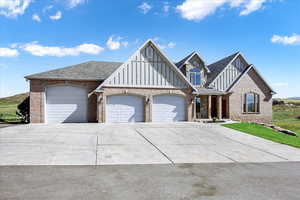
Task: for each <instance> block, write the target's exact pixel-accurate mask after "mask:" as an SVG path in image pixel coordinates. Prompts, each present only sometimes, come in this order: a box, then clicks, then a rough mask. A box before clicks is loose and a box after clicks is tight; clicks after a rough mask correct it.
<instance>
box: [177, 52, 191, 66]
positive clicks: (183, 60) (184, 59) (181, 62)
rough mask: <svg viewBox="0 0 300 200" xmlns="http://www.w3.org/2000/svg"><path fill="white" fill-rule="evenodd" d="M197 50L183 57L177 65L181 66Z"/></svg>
mask: <svg viewBox="0 0 300 200" xmlns="http://www.w3.org/2000/svg"><path fill="white" fill-rule="evenodd" d="M194 53H195V52H192V53H191V54H189V55H188V56H186V57H185V58H183V59H182V60H181V61H179V62H177V63H176V64H175V65H176V67H178V68H180V67H181V65H183V64H184V63H185V62H186V61H187V60H188V59H189V58H190V57H191V56H192V55H193V54H194Z"/></svg>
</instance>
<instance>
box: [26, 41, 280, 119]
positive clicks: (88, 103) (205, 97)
mask: <svg viewBox="0 0 300 200" xmlns="http://www.w3.org/2000/svg"><path fill="white" fill-rule="evenodd" d="M25 78H26V79H27V80H29V81H30V118H31V122H32V123H62V122H176V121H195V120H205V119H211V118H213V117H217V118H224V119H233V120H241V121H261V122H267V123H270V122H271V120H272V95H273V94H274V91H273V90H272V88H271V87H270V86H269V85H268V84H267V82H266V81H265V80H264V79H263V78H262V76H261V75H260V74H259V73H258V71H257V70H256V68H255V67H254V66H253V65H251V64H249V63H248V62H247V61H246V59H245V58H244V56H243V55H242V54H241V53H235V54H233V55H231V56H228V57H226V58H224V59H222V60H219V61H217V62H215V63H213V64H210V65H206V63H205V62H204V60H203V59H202V58H201V57H200V56H199V54H198V53H196V52H193V53H191V54H190V55H188V56H187V57H185V58H184V59H182V60H181V61H179V62H177V63H174V62H172V61H171V60H170V59H169V58H168V57H167V56H166V55H165V54H164V53H163V52H162V51H161V49H160V48H159V47H158V45H156V44H155V43H154V42H153V41H152V40H148V41H147V42H146V43H145V44H144V45H142V46H141V47H140V48H139V49H138V50H137V51H136V52H135V53H134V54H133V55H132V56H131V57H130V58H129V59H128V60H127V61H126V62H124V63H118V62H94V61H92V62H86V63H82V64H78V65H74V66H70V67H65V68H60V69H56V70H52V71H48V72H43V73H38V74H33V75H30V76H26V77H25Z"/></svg>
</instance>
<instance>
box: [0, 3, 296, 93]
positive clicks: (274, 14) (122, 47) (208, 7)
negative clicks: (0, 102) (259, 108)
mask: <svg viewBox="0 0 300 200" xmlns="http://www.w3.org/2000/svg"><path fill="white" fill-rule="evenodd" d="M299 10H300V3H299V2H298V1H295V0H172V1H159V0H152V1H139V0H118V1H104V0H86V1H85V0H0V97H3V96H10V95H13V94H17V93H20V92H26V91H28V90H29V89H28V82H26V81H25V80H24V78H23V77H24V76H25V75H29V74H33V73H37V72H43V71H47V70H51V69H55V68H59V67H64V66H68V65H72V64H78V63H81V62H85V61H89V60H97V61H125V60H126V59H127V58H128V57H129V56H130V55H131V54H132V53H133V52H134V51H135V50H136V49H137V48H138V47H139V46H140V45H142V44H143V43H144V42H145V41H146V40H147V39H149V38H152V39H154V40H155V41H156V42H157V43H158V44H159V45H160V46H161V47H162V48H163V51H164V52H165V53H166V54H167V55H168V56H169V58H171V59H172V60H174V61H178V60H180V59H181V58H183V57H184V56H186V55H187V54H189V53H191V52H192V51H197V52H199V54H200V55H201V56H202V57H203V58H204V59H205V61H206V62H207V63H208V64H210V63H212V62H214V61H217V60H218V59H221V58H223V57H225V56H228V55H230V54H232V53H235V52H237V51H241V52H242V53H243V54H244V55H245V57H246V58H247V59H248V61H249V62H250V63H252V64H254V65H255V66H256V68H257V69H258V70H259V72H260V73H261V74H262V75H263V76H264V77H265V79H266V80H267V81H268V82H269V83H270V85H271V86H272V87H273V89H274V90H275V91H276V92H277V93H278V94H277V95H276V96H275V97H290V96H300V84H299V83H298V82H299V75H300V59H299V58H300V21H299V20H298V19H300V14H299Z"/></svg>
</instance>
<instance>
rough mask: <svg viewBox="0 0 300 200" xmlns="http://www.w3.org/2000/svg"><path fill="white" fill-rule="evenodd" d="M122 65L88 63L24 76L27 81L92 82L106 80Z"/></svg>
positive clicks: (114, 63)
mask: <svg viewBox="0 0 300 200" xmlns="http://www.w3.org/2000/svg"><path fill="white" fill-rule="evenodd" d="M121 65H122V63H120V62H96V61H90V62H85V63H81V64H78V65H72V66H69V67H64V68H60V69H55V70H51V71H47V72H42V73H38V74H33V75H29V76H26V77H25V78H27V79H55V80H93V81H102V80H105V79H106V78H108V76H110V75H111V74H112V73H113V72H114V71H115V70H116V69H117V68H118V67H119V66H121Z"/></svg>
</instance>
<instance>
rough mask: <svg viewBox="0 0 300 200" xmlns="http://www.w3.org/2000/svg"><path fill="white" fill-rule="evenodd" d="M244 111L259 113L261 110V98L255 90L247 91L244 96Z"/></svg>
mask: <svg viewBox="0 0 300 200" xmlns="http://www.w3.org/2000/svg"><path fill="white" fill-rule="evenodd" d="M243 111H244V113H259V111H260V98H259V95H258V94H256V93H254V92H249V93H246V94H245V96H244V106H243Z"/></svg>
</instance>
